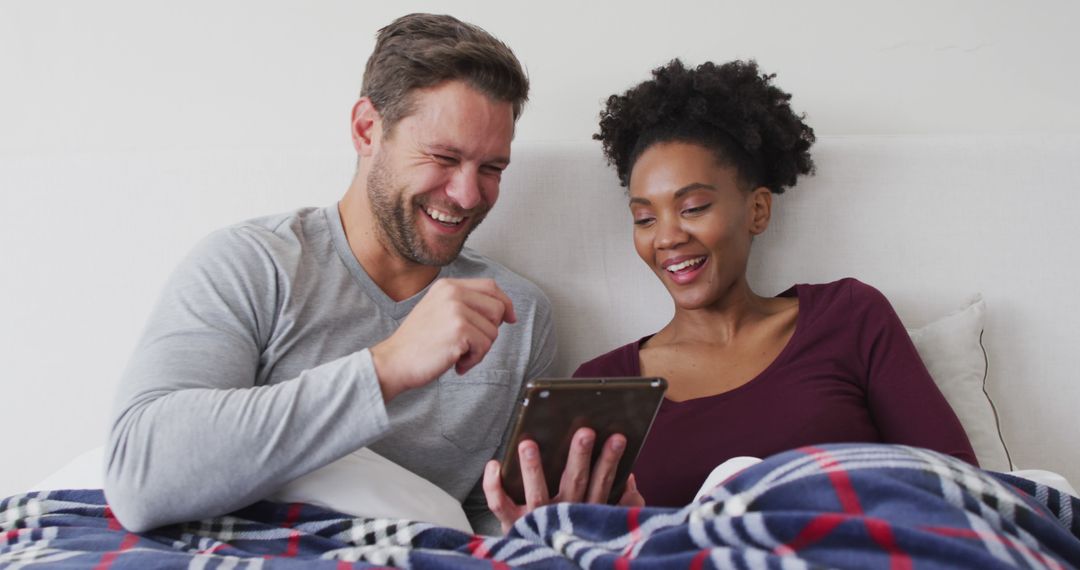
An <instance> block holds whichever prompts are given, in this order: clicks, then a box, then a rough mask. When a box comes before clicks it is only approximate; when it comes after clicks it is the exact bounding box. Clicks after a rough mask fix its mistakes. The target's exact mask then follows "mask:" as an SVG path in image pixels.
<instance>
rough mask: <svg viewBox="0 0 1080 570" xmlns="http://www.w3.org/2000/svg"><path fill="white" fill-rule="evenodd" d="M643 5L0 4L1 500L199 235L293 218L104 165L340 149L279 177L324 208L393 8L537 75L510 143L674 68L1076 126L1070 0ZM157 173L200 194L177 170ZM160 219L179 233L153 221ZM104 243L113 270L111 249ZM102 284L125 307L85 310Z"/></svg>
mask: <svg viewBox="0 0 1080 570" xmlns="http://www.w3.org/2000/svg"><path fill="white" fill-rule="evenodd" d="M642 4H643V5H642V6H641V7H633V8H628V7H627V6H628V5H629V4H628V3H626V2H573V3H570V2H567V3H564V4H560V3H545V4H541V3H530V4H525V3H508V2H495V1H477V2H465V1H460V2H429V3H420V2H413V3H409V2H398V3H393V4H391V3H385V5H379V6H376V5H374V3H372V2H361V1H353V2H345V1H325V2H318V3H301V2H254V1H242V2H241V1H238V2H210V1H207V0H192V1H189V2H161V1H152V2H137V1H134V0H132V1H121V0H101V1H98V2H92V3H91V2H78V1H74V0H57V1H31V0H26V1H17V0H0V160H2V161H3V162H4V163H5V164H7V165H8V169H7V170H0V215H2V219H3V223H2V224H0V367H2V368H0V369H2V370H3V374H2V375H0V410H2V412H0V413H2V416H0V417H3V418H4V420H6V421H5V425H6V428H7V429H6V433H7V434H8V435H9V437H7V438H5V452H4V454H3V456H4V459H3V461H2V462H0V495H3V496H6V495H8V494H11V493H14V492H17V491H19V490H22V489H24V488H26V487H27V486H28V485H30V484H31V483H33V482H34V481H36V480H38V479H40V478H42V477H43V476H44V475H46V474H47V473H49V472H51V471H52V470H54V469H56V468H57V467H59V466H60V465H62V464H63V463H64V462H65V461H66V460H67V459H69V458H71V457H73V456H74V455H75V454H77V453H78V452H81V451H83V450H85V449H88V448H90V447H92V446H94V445H97V444H99V443H100V442H101V441H102V439H103V434H104V431H105V429H106V421H107V412H108V408H109V405H110V404H109V402H110V399H111V392H112V388H113V383H114V382H115V379H116V378H117V377H118V375H119V374H120V371H121V369H122V367H123V364H124V362H125V360H126V358H127V351H128V350H130V347H131V345H132V343H133V342H134V339H135V336H136V335H137V334H138V331H139V328H140V327H141V325H142V320H143V318H144V317H145V314H146V312H147V310H148V306H149V304H150V303H151V302H152V301H153V298H154V296H155V295H156V291H157V288H158V287H159V286H160V284H161V282H162V280H163V279H164V278H165V275H166V274H167V272H168V271H169V269H170V268H171V267H172V266H173V265H174V264H175V262H176V260H177V258H178V257H179V256H180V255H182V253H183V252H184V251H186V250H187V248H188V247H190V245H191V243H192V242H193V241H194V240H195V239H196V238H197V237H198V236H200V235H202V234H204V233H205V232H206V231H208V230H209V229H211V228H213V227H217V226H220V225H222V224H224V223H228V222H231V221H236V220H239V219H243V218H247V217H252V216H255V215H259V214H263V213H268V212H273V211H277V210H283V209H288V208H291V207H294V206H298V205H303V204H296V203H295V200H293V199H291V198H289V197H287V196H283V195H280V194H270V195H267V196H266V198H265V200H264V201H261V202H259V203H254V204H252V203H236V202H235V200H234V201H230V198H229V197H228V196H210V195H200V194H199V193H198V191H197V190H194V189H193V191H192V193H191V194H187V193H184V192H183V191H182V190H179V189H181V188H183V186H182V185H175V184H169V185H166V186H167V187H168V188H169V191H168V192H163V191H161V189H160V188H155V181H156V179H155V177H153V176H148V177H147V176H143V175H142V174H139V175H138V176H128V177H126V178H125V177H124V175H123V172H122V171H123V168H124V165H123V163H122V162H119V161H118V159H117V157H118V156H124V155H120V154H118V153H121V152H125V151H133V150H134V151H138V152H140V153H143V152H145V153H148V154H147V156H148V157H151V156H155V155H156V156H160V153H176V155H178V156H181V157H182V156H184V153H186V152H193V151H195V150H196V149H207V148H230V149H253V148H262V149H266V148H270V149H285V150H294V151H296V152H308V151H309V150H310V149H323V150H325V149H334V150H335V152H336V151H337V150H338V149H340V151H341V156H342V161H341V163H333V164H327V171H326V172H321V173H318V175H315V174H312V176H310V177H308V178H305V179H298V180H296V183H297V184H304V183H308V182H310V183H311V191H310V199H309V200H308V201H307V202H306V204H324V203H328V202H329V201H330V200H333V199H334V198H335V197H336V196H337V195H338V194H340V192H341V191H343V190H344V188H345V185H346V184H347V181H348V174H349V172H348V165H349V158H348V155H349V142H348V135H347V133H348V125H347V119H348V113H349V110H350V108H351V105H352V103H353V100H354V98H355V96H356V92H357V91H358V89H359V86H360V78H361V73H362V70H363V65H364V61H365V60H366V57H367V55H368V53H369V50H370V49H371V46H372V45H373V35H374V31H375V30H376V29H377V28H378V27H379V26H381V25H384V24H385V23H387V22H389V21H390V20H391V19H393V18H394V17H396V16H398V15H400V14H403V13H407V12H411V11H438V12H448V13H452V14H455V15H457V16H459V17H461V18H463V19H466V20H469V21H472V22H474V23H477V24H479V25H481V26H484V27H485V28H487V29H488V30H489V31H491V32H493V33H495V34H496V35H498V36H499V37H501V38H502V39H504V40H505V41H507V43H509V44H510V45H511V47H513V48H514V50H515V51H516V53H517V54H518V56H519V57H520V58H521V59H522V61H523V62H524V63H525V64H526V66H527V67H528V70H529V73H530V76H531V78H532V80H533V84H534V86H533V91H532V101H531V103H530V105H529V107H528V109H527V111H526V114H525V116H524V117H523V118H522V120H521V123H520V126H519V131H518V139H519V140H523V141H566V140H586V139H588V137H589V136H590V135H591V133H592V132H594V130H595V118H596V115H597V113H598V110H599V108H600V103H601V101H602V100H603V99H604V97H606V96H607V95H608V94H610V93H613V92H616V91H621V90H623V89H625V88H626V87H628V86H630V85H631V84H633V83H635V82H637V81H639V80H641V79H643V78H645V77H646V75H647V71H648V69H650V68H651V67H654V66H656V65H659V64H662V63H664V62H665V61H666V60H668V59H669V58H671V57H673V56H681V57H683V58H684V59H685V60H686V61H688V62H690V63H699V62H701V61H704V60H707V59H713V60H718V61H720V60H727V59H731V58H736V57H755V58H757V59H758V61H759V62H760V63H761V64H762V66H763V68H764V69H766V70H768V71H772V72H776V73H777V74H778V78H777V83H778V84H779V85H781V86H782V87H784V88H785V89H787V90H789V91H791V92H793V93H794V94H795V98H794V100H793V103H794V105H795V107H796V108H797V109H800V110H803V111H806V112H807V114H808V117H809V121H810V122H811V124H812V125H814V126H815V127H816V129H817V130H818V132H819V133H821V134H901V133H905V134H906V133H913V134H946V133H948V134H965V133H966V134H983V133H988V134H992V133H1076V132H1080V113H1078V112H1076V110H1075V108H1074V106H1073V105H1074V103H1073V99H1074V97H1075V93H1077V92H1080V89H1078V88H1080V75H1078V74H1077V73H1075V61H1074V59H1075V56H1076V55H1077V54H1080V39H1078V35H1077V34H1075V32H1074V30H1073V27H1074V26H1075V23H1076V22H1077V21H1080V3H1076V2H1071V1H1059V2H1041V3H1021V2H1011V1H996V2H985V1H984V2H978V1H969V2H912V1H903V2H900V1H889V2H865V1H834V2H805V1H783V2H748V1H746V0H742V1H738V2H673V1H667V2H652V3H647V4H646V3H642ZM200 156H205V155H204V154H200ZM110 161H113V162H110ZM43 163H45V164H55V165H57V168H61V169H73V170H67V172H69V173H70V172H71V171H75V172H82V171H83V170H79V169H80V168H82V169H84V170H85V171H86V172H97V171H100V165H101V164H102V163H106V164H112V165H113V166H114V167H115V169H116V170H117V171H118V174H117V176H118V180H120V181H121V182H122V183H120V182H118V184H117V185H116V186H115V188H114V189H112V190H109V191H105V192H102V191H101V190H95V192H93V193H85V192H80V188H78V187H75V186H70V185H64V186H62V187H57V186H51V185H50V184H49V180H42V181H41V183H40V184H34V185H33V187H32V188H29V187H25V186H17V185H15V184H13V181H14V180H16V179H18V173H19V172H26V169H35V168H36V169H39V170H40V166H41V164H43ZM170 164H171V163H170ZM87 165H95V166H94V167H93V168H90V167H88V166H87ZM145 170H146V169H145V168H144V169H142V170H140V171H139V172H140V173H142V172H145ZM61 174H63V173H58V177H59V176H60V175H61ZM158 174H159V175H160V176H162V177H168V178H169V179H171V180H184V181H191V186H192V187H193V188H196V187H197V186H198V185H197V182H198V179H199V173H198V172H190V171H183V170H173V171H162V172H159V173H158ZM249 174H250V173H245V172H239V171H238V172H235V173H234V176H235V181H236V184H238V185H242V184H246V183H249V181H250V180H252V179H253V177H251V176H249ZM270 175H273V173H269V174H268V173H265V172H264V173H261V174H260V176H259V178H265V177H266V176H270ZM285 175H290V176H295V175H296V174H295V173H290V174H286V173H285V172H284V171H283V173H282V176H285ZM96 182H97V183H96V184H94V186H95V188H100V187H102V186H104V187H106V188H108V187H110V186H109V185H108V184H105V185H102V184H100V181H96ZM193 210H194V212H193ZM177 213H179V214H182V217H183V218H184V219H198V220H199V223H197V224H192V225H186V226H184V227H177V226H176V225H175V224H169V223H168V222H169V219H170V216H171V215H173V214H177ZM193 213H194V214H197V215H192V214H193ZM133 241H134V242H136V243H137V244H136V245H135V246H132V242H133ZM120 247H123V248H126V249H125V251H130V252H131V255H130V256H129V257H128V258H127V259H118V258H117V257H116V256H115V255H110V252H113V251H115V248H120ZM116 291H122V292H123V293H124V295H123V298H124V299H125V302H124V303H116V302H115V301H111V302H110V303H107V304H104V305H102V304H101V303H97V302H96V300H97V299H99V298H102V295H101V293H104V292H108V293H109V295H108V296H109V298H114V297H116V295H115V293H116ZM71 315H77V318H73V317H71ZM1052 356H1053V355H1048V357H1052ZM11 436H14V437H11Z"/></svg>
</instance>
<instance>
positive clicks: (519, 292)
mask: <svg viewBox="0 0 1080 570" xmlns="http://www.w3.org/2000/svg"><path fill="white" fill-rule="evenodd" d="M452 273H453V276H454V277H456V278H461V279H483V278H488V279H494V280H495V282H496V283H498V284H499V287H500V288H502V290H503V291H506V294H507V295H509V296H510V298H511V299H513V300H514V303H515V305H516V304H517V303H518V302H521V301H531V302H533V303H535V304H537V305H542V306H543V307H544V308H545V309H546V310H550V307H551V301H550V300H549V299H548V298H547V295H545V294H544V291H543V290H542V289H540V287H539V286H537V285H536V284H535V283H533V282H532V281H529V280H528V279H526V278H525V277H522V276H521V275H519V274H518V273H516V272H515V271H513V270H512V269H510V268H508V267H506V266H505V265H503V264H501V263H499V262H498V261H495V260H494V259H491V258H490V257H487V256H486V255H483V254H481V253H478V252H477V251H475V250H473V249H470V248H468V247H466V248H462V250H461V254H460V255H458V257H457V259H456V260H454V262H453V264H452Z"/></svg>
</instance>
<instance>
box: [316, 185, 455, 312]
mask: <svg viewBox="0 0 1080 570" xmlns="http://www.w3.org/2000/svg"><path fill="white" fill-rule="evenodd" d="M323 217H324V218H325V219H326V225H327V227H329V228H330V236H331V238H332V241H333V242H334V249H335V250H336V251H337V254H338V258H339V259H341V262H342V263H343V264H345V267H346V268H347V269H348V270H349V273H351V274H352V276H353V279H355V280H356V283H357V285H359V286H360V288H361V289H363V291H364V293H366V294H367V296H368V297H369V298H371V300H372V301H374V302H375V304H376V305H378V306H379V308H380V309H381V310H383V311H384V312H386V314H388V315H389V316H390V318H392V319H394V320H401V319H403V318H404V317H405V316H406V315H408V314H409V312H410V311H412V310H413V307H415V306H416V304H417V303H419V302H420V299H423V298H424V295H425V294H426V293H427V291H428V289H430V288H431V284H432V283H434V282H435V281H436V280H438V279H441V278H443V277H446V276H447V274H448V272H449V268H450V265H452V264H453V262H451V264H450V265H444V266H442V267H440V268H439V274H438V275H436V276H435V279H432V280H431V283H428V284H427V286H426V287H424V288H423V289H421V290H420V291H419V292H418V293H416V294H415V295H413V296H411V297H408V298H406V299H402V300H401V301H395V300H394V299H393V298H391V297H390V296H389V295H387V294H386V292H385V291H383V290H382V288H381V287H379V285H378V284H376V283H375V280H373V279H372V278H371V276H370V275H368V272H367V271H365V270H364V266H362V265H360V261H359V260H357V259H356V255H355V254H353V252H352V248H350V247H349V239H348V238H347V237H346V236H345V226H344V225H342V223H341V213H340V211H339V210H338V202H334V203H333V204H331V205H329V206H327V207H325V208H323Z"/></svg>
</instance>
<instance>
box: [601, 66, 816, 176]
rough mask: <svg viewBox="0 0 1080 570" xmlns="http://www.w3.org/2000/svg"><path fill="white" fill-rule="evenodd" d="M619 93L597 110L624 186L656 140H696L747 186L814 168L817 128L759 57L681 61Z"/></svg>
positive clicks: (607, 148)
mask: <svg viewBox="0 0 1080 570" xmlns="http://www.w3.org/2000/svg"><path fill="white" fill-rule="evenodd" d="M652 75H653V78H652V79H650V80H648V81H645V82H642V83H640V84H638V85H637V86H635V87H633V88H631V89H630V90H628V91H627V92H626V93H624V94H622V95H612V96H611V97H608V100H607V108H605V109H604V110H603V111H602V112H601V113H600V132H599V133H597V134H595V135H593V138H594V139H597V140H599V141H601V142H602V143H603V146H604V155H605V156H606V157H607V159H608V162H609V163H610V164H612V165H614V166H615V169H616V171H617V172H618V174H619V181H620V182H621V183H622V185H623V186H627V185H629V183H630V172H631V170H632V169H633V167H634V163H635V162H636V161H637V159H638V158H639V157H640V156H641V154H642V153H643V152H645V150H646V149H647V148H649V147H650V146H652V145H653V144H656V143H660V142H673V141H680V142H688V143H694V144H700V145H702V146H704V147H706V148H708V149H711V150H713V151H714V152H715V153H716V157H717V160H718V162H719V163H720V164H723V165H725V166H734V167H735V168H736V169H737V171H738V177H739V181H740V183H741V184H742V185H743V187H744V188H756V187H759V186H764V187H766V188H768V189H769V190H770V191H772V192H774V193H776V194H780V193H782V192H783V191H784V190H785V189H787V188H789V187H791V186H794V185H795V179H796V178H797V177H798V176H799V175H800V174H809V173H811V172H813V170H814V161H813V160H812V159H811V158H810V153H809V149H810V145H812V144H814V130H813V129H811V128H810V127H809V126H807V125H806V123H804V122H803V117H804V116H802V115H796V114H795V113H794V112H793V111H792V110H791V106H790V105H789V103H788V101H789V100H790V99H791V95H789V94H787V93H785V92H784V91H781V90H780V89H779V88H778V87H776V86H774V85H772V83H771V81H772V79H773V77H775V75H766V74H762V73H761V72H760V71H759V70H758V66H757V62H755V61H753V60H751V61H732V62H729V63H725V64H723V65H716V64H714V63H712V62H707V63H704V64H702V65H699V66H698V67H697V68H696V69H687V68H686V67H685V66H684V65H683V63H682V62H681V61H679V60H678V59H674V60H672V61H671V62H670V63H668V64H667V65H665V66H663V67H658V68H656V69H654V70H653V72H652Z"/></svg>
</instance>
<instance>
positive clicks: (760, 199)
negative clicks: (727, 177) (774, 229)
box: [749, 186, 772, 235]
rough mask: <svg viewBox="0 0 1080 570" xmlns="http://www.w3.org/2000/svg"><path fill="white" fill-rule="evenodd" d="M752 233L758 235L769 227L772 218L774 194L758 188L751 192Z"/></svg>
mask: <svg viewBox="0 0 1080 570" xmlns="http://www.w3.org/2000/svg"><path fill="white" fill-rule="evenodd" d="M749 200H750V233H751V234H752V235H758V234H760V233H763V232H764V231H765V230H766V229H767V228H768V227H769V220H770V219H771V218H772V192H770V191H769V189H768V188H766V187H764V186H758V187H757V188H754V190H753V191H751V192H750V198H749Z"/></svg>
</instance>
